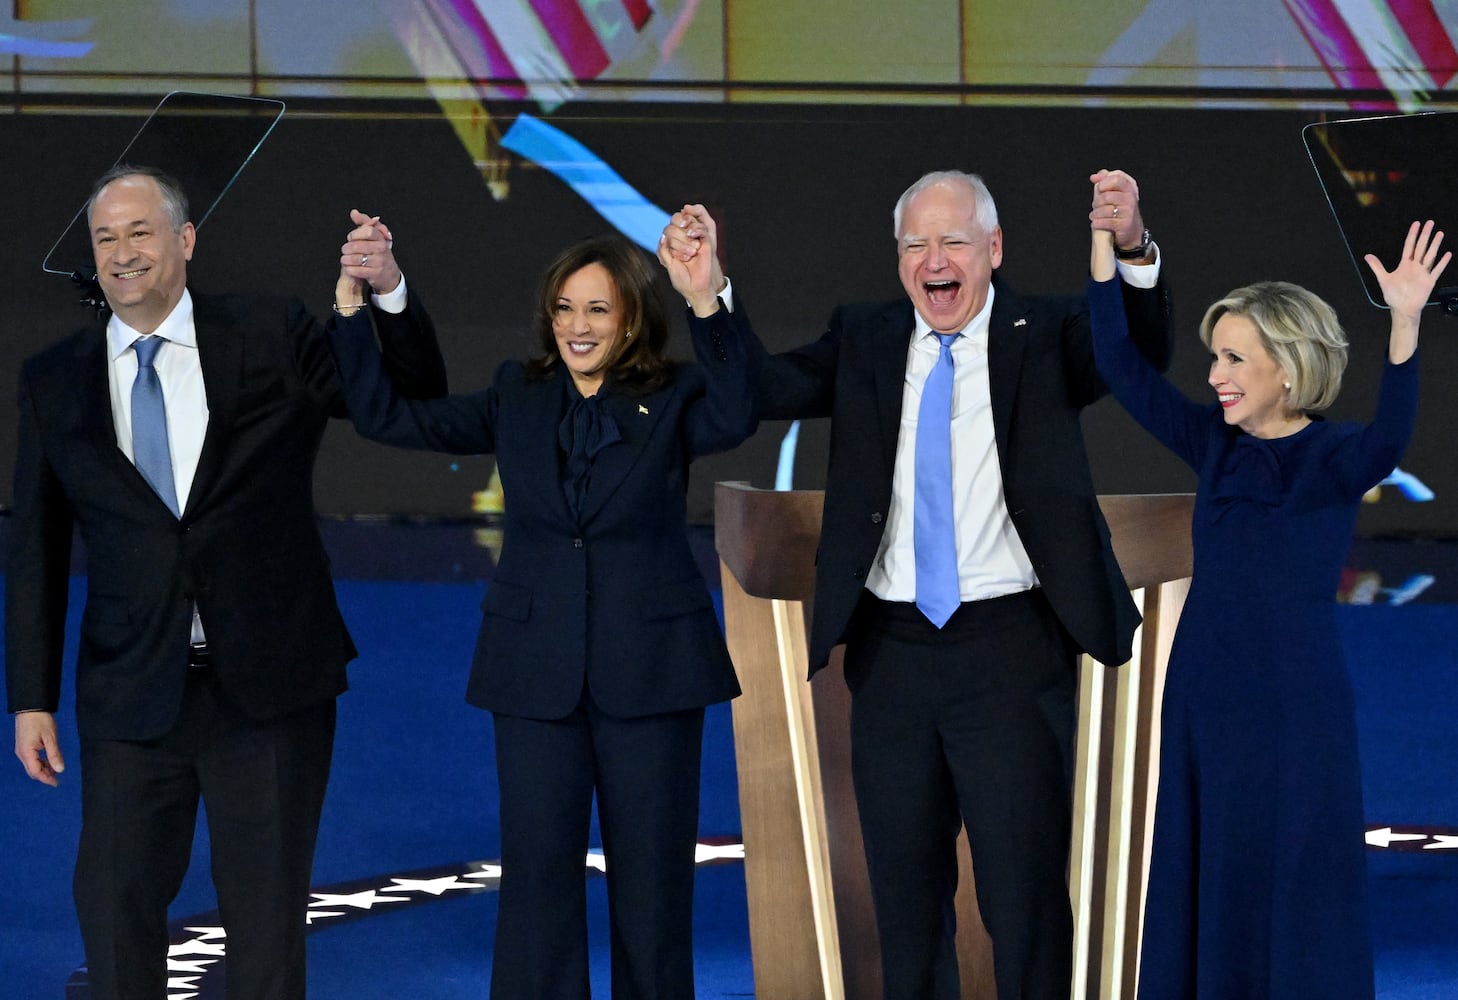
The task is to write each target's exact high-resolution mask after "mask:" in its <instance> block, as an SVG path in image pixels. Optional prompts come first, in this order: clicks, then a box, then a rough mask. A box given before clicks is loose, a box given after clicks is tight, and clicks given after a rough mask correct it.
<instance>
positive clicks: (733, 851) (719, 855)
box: [694, 844, 744, 865]
mask: <svg viewBox="0 0 1458 1000" xmlns="http://www.w3.org/2000/svg"><path fill="white" fill-rule="evenodd" d="M720 860H724V861H743V860H744V845H743V844H695V845H694V864H696V865H701V864H703V863H704V862H705V861H720Z"/></svg>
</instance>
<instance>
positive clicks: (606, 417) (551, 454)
mask: <svg viewBox="0 0 1458 1000" xmlns="http://www.w3.org/2000/svg"><path fill="white" fill-rule="evenodd" d="M660 257H664V258H665V259H664V260H663V263H664V265H665V266H666V267H667V268H668V270H669V274H670V278H671V280H672V282H673V285H674V288H675V289H676V290H677V291H678V293H679V294H681V295H682V296H683V297H684V298H685V299H686V300H687V301H688V303H689V305H690V315H689V328H690V331H691V333H692V337H693V344H694V351H695V353H696V355H697V357H698V362H699V363H698V364H697V365H677V364H674V363H672V362H670V361H668V360H667V359H666V357H665V350H666V347H667V341H668V324H667V321H666V319H665V314H664V308H663V305H662V302H661V300H660V297H659V295H658V293H657V290H656V289H655V288H654V287H653V274H652V272H651V269H650V267H649V266H648V259H647V257H646V255H644V254H643V253H642V252H641V251H640V250H638V249H637V248H636V247H634V246H633V245H632V244H630V243H628V242H627V241H626V240H624V239H622V238H619V237H609V238H604V239H597V240H589V241H587V242H585V243H581V244H578V245H576V246H573V247H571V248H569V249H568V250H566V251H564V252H563V253H562V254H561V255H560V256H559V257H558V258H557V260H556V261H554V262H553V264H552V265H551V267H550V268H548V270H547V272H546V274H545V276H544V277H543V279H542V283H541V288H540V295H539V297H538V307H537V316H536V318H535V327H536V333H537V337H538V340H539V345H538V346H539V354H538V356H537V357H536V358H534V359H532V360H530V361H528V362H526V363H519V362H507V363H506V364H504V365H502V367H501V368H500V369H499V370H498V371H497V373H496V377H495V380H494V382H493V384H492V385H491V387H490V388H487V389H483V390H481V391H479V392H475V393H471V394H469V395H458V396H451V397H449V398H446V399H441V400H431V401H429V402H428V403H419V402H416V401H410V400H405V399H403V398H402V397H400V396H399V395H398V394H397V393H396V392H395V390H394V387H393V386H392V385H391V384H390V381H389V379H388V378H387V377H386V376H385V374H384V373H383V370H382V368H381V366H380V356H379V352H378V350H377V348H376V347H375V338H374V333H373V331H372V329H371V327H370V321H369V313H368V311H367V310H361V311H360V313H359V314H358V315H357V316H356V317H352V318H347V319H344V320H342V321H341V322H340V323H339V324H338V326H337V330H336V331H335V333H334V334H333V346H334V351H335V355H336V358H337V360H338V363H339V367H340V372H341V375H342V381H343V383H344V386H345V393H346V397H347V399H348V403H349V408H350V412H351V414H352V416H353V418H354V421H355V425H356V426H357V427H358V428H359V431H360V433H362V434H364V435H365V436H367V437H370V438H374V439H376V440H379V441H385V442H388V443H391V444H397V445H404V446H408V447H416V448H428V449H433V450H436V451H445V452H452V453H456V454H483V453H493V454H495V455H496V461H497V467H498V470H499V472H500V475H501V482H502V486H503V487H504V490H505V496H506V515H505V524H504V533H503V534H504V540H503V543H502V550H501V557H500V560H499V562H498V565H497V570H496V577H495V579H494V580H493V581H492V582H491V584H490V585H489V587H488V588H487V591H486V597H485V600H484V602H483V604H482V610H483V611H484V619H483V621H482V625H481V632H480V638H479V641H478V643H477V647H476V655H475V661H474V664H473V666H472V670H471V678H470V683H469V687H468V691H467V700H468V701H470V703H471V704H473V705H476V706H477V707H479V708H483V709H485V710H487V711H489V712H491V713H492V714H493V716H494V722H495V733H496V760H497V774H498V778H499V781H500V787H501V840H502V869H503V878H502V883H501V897H500V908H499V916H498V919H497V930H496V948H495V954H494V958H493V963H492V982H491V995H492V996H493V997H494V998H497V1000H536V998H572V1000H578V998H582V997H586V996H588V993H589V987H588V962H587V926H586V889H585V885H584V870H583V861H584V857H585V854H586V851H587V848H588V828H589V820H590V814H591V807H592V797H593V793H594V791H595V792H596V794H597V801H598V816H599V821H600V826H601V830H602V838H603V852H604V854H605V855H606V860H607V887H608V901H609V903H608V905H609V914H610V921H611V925H612V926H611V941H612V983H613V989H612V995H613V997H614V998H615V1000H638V998H645V1000H646V998H661V1000H684V998H689V997H692V996H693V992H694V984H693V956H692V950H691V946H692V931H691V926H692V913H693V879H694V846H695V841H696V839H697V828H698V797H699V761H700V753H701V742H702V732H703V720H704V707H705V706H706V705H709V704H712V703H714V702H718V701H724V700H726V699H729V698H732V697H734V696H735V695H737V694H738V693H739V685H738V682H737V681H736V679H735V675H734V669H733V666H732V665H731V664H730V661H729V655H728V652H727V651H726V650H725V647H724V641H723V637H722V635H721V633H720V629H719V625H718V621H717V618H716V616H715V614H714V610H713V605H712V603H711V600H710V597H709V593H708V590H707V588H706V587H705V584H704V581H703V579H702V577H701V574H700V572H699V570H698V568H697V566H696V564H695V561H694V558H693V556H692V554H691V553H690V550H689V544H688V539H687V535H686V532H685V489H686V485H687V482H688V467H689V462H690V461H691V460H692V459H693V458H695V457H696V456H699V455H703V454H707V453H709V452H714V451H722V450H725V449H728V448H732V447H734V446H735V445H737V444H738V443H739V442H740V441H742V440H744V438H746V437H747V436H748V435H749V434H750V433H751V432H752V431H753V429H754V417H753V412H752V386H751V384H750V378H749V373H748V367H747V364H746V360H745V358H746V354H745V351H744V348H743V340H744V338H745V337H748V336H750V335H751V334H750V333H749V330H748V328H747V325H746V320H745V317H744V314H743V311H742V310H741V311H739V312H736V313H733V314H731V313H730V312H729V311H728V310H726V309H723V308H720V304H719V301H718V299H717V298H716V297H715V296H714V295H713V293H712V292H711V291H710V290H709V282H708V261H707V259H705V260H704V261H702V262H698V261H691V262H687V263H685V262H680V261H673V260H671V259H667V258H666V255H664V254H662V253H661V254H660ZM344 291H346V293H347V290H344ZM343 311H345V312H347V311H348V309H347V307H346V308H345V309H344V310H343Z"/></svg>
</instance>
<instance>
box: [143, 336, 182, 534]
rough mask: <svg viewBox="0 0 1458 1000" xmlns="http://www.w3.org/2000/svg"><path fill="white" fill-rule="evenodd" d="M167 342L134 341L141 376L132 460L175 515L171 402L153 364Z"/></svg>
mask: <svg viewBox="0 0 1458 1000" xmlns="http://www.w3.org/2000/svg"><path fill="white" fill-rule="evenodd" d="M166 342H167V339H166V338H165V337H141V338H138V339H137V340H136V341H134V342H133V343H132V349H133V350H135V351H136V352H137V377H136V380H135V381H133V382H132V455H133V456H134V457H133V460H132V461H133V463H134V464H135V465H136V467H137V471H138V472H140V473H141V474H142V478H143V479H145V480H147V483H148V484H149V485H150V486H151V487H152V489H153V490H154V491H155V492H156V494H157V495H158V496H159V497H161V498H162V502H163V503H165V504H166V505H167V508H168V509H169V510H171V511H172V514H173V516H174V517H181V516H182V512H181V511H179V510H178V509H177V487H176V485H174V483H173V481H172V449H171V448H170V447H168V444H167V404H166V402H165V401H164V400H163V398H162V380H161V379H160V378H158V377H157V369H156V368H154V367H152V362H153V361H154V360H155V359H156V357H157V352H158V351H159V350H160V349H161V347H162V345H163V344H165V343H166Z"/></svg>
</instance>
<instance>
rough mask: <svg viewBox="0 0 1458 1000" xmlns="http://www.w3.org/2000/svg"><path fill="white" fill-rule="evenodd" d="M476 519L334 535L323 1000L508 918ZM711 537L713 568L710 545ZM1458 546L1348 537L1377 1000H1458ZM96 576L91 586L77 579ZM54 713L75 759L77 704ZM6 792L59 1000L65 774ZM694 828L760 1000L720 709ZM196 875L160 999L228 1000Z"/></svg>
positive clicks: (599, 970) (426, 976)
mask: <svg viewBox="0 0 1458 1000" xmlns="http://www.w3.org/2000/svg"><path fill="white" fill-rule="evenodd" d="M479 532H480V528H479V526H472V525H445V526H440V525H404V526H402V525H398V524H387V523H384V522H380V523H370V524H328V525H326V535H327V537H328V540H329V543H330V548H331V552H332V553H333V554H334V559H335V567H336V571H337V574H338V575H339V577H340V583H339V595H340V601H341V604H342V606H343V608H344V613H345V616H346V618H347V620H348V622H349V625H350V628H351V630H352V632H353V634H354V636H355V640H356V643H357V644H358V646H359V648H360V649H361V651H362V655H361V657H360V660H359V661H358V662H357V663H356V664H355V665H354V667H353V668H352V671H351V685H352V690H351V691H350V693H349V694H348V695H346V696H345V697H344V698H343V699H341V701H340V715H339V736H338V742H337V748H336V754H335V766H334V775H333V779H332V782H331V785H330V791H329V797H328V800H327V802H326V805H325V813H324V821H323V827H322V829H321V832H320V846H319V853H318V859H317V863H316V866H315V883H316V886H317V887H318V889H319V896H320V898H318V899H317V900H316V903H317V905H316V906H315V907H314V910H315V911H316V919H315V922H314V930H313V933H312V935H311V937H310V953H309V954H310V976H309V992H310V996H311V997H313V998H315V1000H369V998H382V1000H383V998H391V1000H394V998H400V997H411V998H420V1000H454V998H458V997H459V998H465V997H472V998H479V997H482V996H484V995H485V990H486V983H487V981H488V977H489V973H490V965H491V936H492V930H493V925H494V921H495V912H496V908H495V893H494V892H493V891H492V886H493V885H494V880H493V877H492V873H491V871H490V867H489V866H490V864H491V863H492V862H493V861H494V860H495V859H496V858H497V856H498V846H499V845H498V842H497V834H496V793H495V783H494V770H493V758H492V749H491V731H490V719H489V717H488V716H487V715H485V714H484V713H481V712H479V711H477V710H475V709H472V708H470V707H468V706H467V705H466V704H465V703H464V701H463V700H462V692H463V691H464V688H465V678H466V671H467V667H468V664H469V660H470V654H471V649H472V644H473V641H474V636H475V629H476V625H477V622H478V620H479V610H478V609H479V604H480V598H481V594H482V591H483V588H484V586H485V584H484V582H483V581H484V580H485V579H486V578H489V575H490V567H491V559H490V555H489V549H487V548H482V547H480V546H479V545H478V544H477V542H478V541H486V542H489V540H490V536H489V532H488V534H486V535H482V534H480V533H479ZM701 548H702V549H703V551H704V562H705V565H706V567H712V565H713V563H712V553H711V550H710V549H709V548H708V546H707V545H706V544H705V545H703V546H701ZM1404 553H1405V554H1404ZM1455 554H1458V545H1455V546H1435V545H1433V544H1431V543H1424V544H1420V545H1416V546H1413V545H1407V544H1404V545H1402V546H1396V547H1394V545H1376V546H1372V545H1363V546H1358V548H1357V549H1356V550H1355V551H1354V555H1353V563H1354V574H1355V573H1358V572H1366V573H1373V574H1377V575H1378V578H1377V579H1376V580H1375V581H1374V579H1373V578H1372V577H1370V576H1369V577H1366V578H1364V579H1365V583H1366V585H1367V587H1366V589H1367V591H1369V592H1370V593H1371V594H1372V595H1373V596H1374V601H1375V603H1374V604H1372V605H1370V606H1349V607H1345V608H1343V609H1342V615H1341V621H1342V626H1343V630H1344V641H1345V643H1346V647H1347V650H1348V659H1349V664H1350V666H1351V669H1352V672H1353V675H1354V680H1355V682H1356V687H1357V692H1358V701H1359V709H1360V712H1361V719H1360V722H1361V726H1362V733H1363V755H1364V768H1365V782H1366V794H1367V810H1368V816H1369V818H1370V819H1371V820H1372V822H1373V824H1374V825H1381V826H1386V827H1391V828H1392V830H1393V832H1394V834H1397V835H1398V838H1400V837H1401V836H1402V834H1403V832H1404V831H1414V830H1416V831H1424V832H1422V833H1421V834H1418V833H1411V832H1409V833H1408V836H1410V837H1412V838H1414V839H1408V840H1402V839H1398V838H1391V839H1388V838H1383V837H1381V836H1379V837H1378V838H1377V839H1379V840H1382V839H1388V843H1387V846H1385V847H1380V848H1379V847H1373V849H1372V850H1371V852H1370V855H1369V857H1370V870H1371V873H1372V896H1373V913H1374V933H1375V938H1376V945H1377V950H1378V975H1379V996H1381V997H1382V998H1383V1000H1439V998H1445V1000H1446V998H1453V997H1458V781H1455V778H1454V776H1455V775H1458V726H1455V724H1454V721H1453V720H1454V719H1455V718H1458V665H1455V664H1458V659H1455V652H1458V603H1450V601H1451V600H1452V598H1451V597H1450V594H1451V593H1452V591H1451V590H1450V587H1451V585H1453V584H1455V583H1458V556H1455ZM1374 567H1379V568H1378V569H1374ZM1419 572H1423V573H1429V574H1430V575H1433V576H1435V580H1436V581H1437V582H1435V583H1434V584H1432V585H1429V586H1428V587H1427V588H1425V589H1426V594H1425V595H1422V596H1420V597H1419V598H1418V599H1417V600H1414V601H1412V602H1411V603H1406V604H1402V605H1398V606H1393V605H1391V604H1389V603H1386V601H1387V600H1388V598H1387V597H1384V595H1383V593H1382V591H1383V589H1384V587H1383V586H1382V584H1383V583H1384V581H1386V589H1388V590H1391V591H1395V590H1397V589H1398V588H1397V584H1398V583H1400V582H1404V581H1407V580H1410V579H1411V578H1412V577H1413V576H1414V575H1415V574H1417V573H1419ZM381 577H388V579H382V578H381ZM83 586H84V581H81V580H79V579H78V580H77V581H75V584H74V587H73V590H74V591H75V592H76V593H78V594H79V593H80V589H81V588H82V587H83ZM1424 597H1426V598H1429V600H1424V599H1423V598H1424ZM1431 598H1437V599H1436V600H1433V599H1431ZM75 618H76V615H74V614H73V616H72V619H73V620H72V623H71V630H72V631H71V635H72V636H74V629H75ZM68 696H69V684H68ZM68 709H69V706H68ZM62 725H63V726H64V727H65V728H64V731H63V743H64V745H65V747H66V748H67V749H69V750H71V751H72V755H73V759H74V747H75V735H74V730H73V729H72V727H71V723H70V717H69V711H67V713H66V714H64V715H63V716H62ZM0 802H3V803H4V805H3V807H0V808H3V810H4V813H3V815H4V822H3V824H0V997H4V998H16V1000H32V998H35V1000H40V998H54V997H61V996H66V995H67V991H66V983H67V981H68V979H70V978H71V976H72V974H73V973H74V972H75V971H76V970H77V969H78V968H79V967H80V966H81V965H82V962H83V959H82V953H81V945H80V938H79V935H78V933H77V931H76V927H75V917H74V915H73V913H72V909H71V899H70V871H71V865H72V862H73V855H74V851H75V843H76V836H77V826H78V822H79V813H80V810H79V798H78V795H77V781H76V773H75V771H74V769H73V770H72V771H70V772H68V774H67V775H66V776H65V779H64V780H63V786H62V788H61V789H60V790H59V791H54V790H51V789H47V788H44V787H42V786H40V785H37V784H35V783H33V782H30V781H29V780H28V779H26V778H25V777H24V774H23V772H22V771H21V769H20V767H19V766H18V764H16V763H15V762H14V761H13V760H12V761H10V763H9V764H8V765H6V766H4V767H0ZM700 833H701V839H702V840H703V841H705V842H706V843H707V844H708V846H707V847H706V849H705V852H704V853H705V855H706V861H705V863H704V864H703V865H702V866H701V868H700V875H699V882H698V900H697V912H696V924H695V933H696V940H697V970H698V983H699V996H700V997H701V998H707V1000H713V998H718V997H747V996H753V989H754V985H753V974H752V970H751V967H750V958H749V946H748V917H747V911H746V906H745V895H744V877H743V867H742V865H741V864H740V863H739V862H738V861H737V860H735V858H734V857H733V854H734V851H733V847H732V846H728V847H726V846H724V845H733V844H735V843H737V842H738V836H739V818H738V801H737V788H736V783H735V773H734V751H733V740H732V735H731V731H730V722H729V711H728V707H727V706H717V707H716V708H715V709H714V710H712V711H711V712H710V715H709V720H708V725H707V729H706V746H705V763H704V796H703V805H702V809H701V822H700ZM1419 836H1421V837H1422V838H1423V839H1416V838H1418V837H1419ZM1370 839H1372V838H1371V835H1369V840H1370ZM721 855H728V857H727V858H725V857H721ZM207 868H208V857H207V849H206V841H205V839H203V838H199V843H198V846H197V851H196V854H195V857H194V863H193V868H192V871H191V872H190V874H189V876H188V879H187V882H186V884H185V886H184V888H183V890H182V893H181V895H180V896H179V898H178V900H177V902H176V905H175V906H174V907H173V916H174V918H176V920H177V921H178V926H179V928H180V927H182V926H183V925H186V926H189V927H199V928H203V929H202V930H198V931H193V932H190V933H187V934H184V935H182V938H181V940H185V941H191V942H192V943H191V944H186V945H181V946H180V948H181V950H180V951H179V953H178V954H177V955H176V956H175V957H176V960H177V961H178V962H179V963H184V964H183V965H182V966H181V967H179V968H178V970H177V979H176V981H175V986H176V988H175V989H173V990H170V991H169V993H168V996H169V997H173V998H178V1000H182V998H186V997H199V998H203V997H218V996H222V993H221V991H220V990H218V988H217V987H216V986H215V985H213V980H212V979H211V978H210V977H209V975H208V973H207V972H206V970H207V969H208V968H211V967H212V966H210V965H208V964H206V962H207V959H208V957H209V956H208V952H209V951H210V950H212V951H216V945H215V943H213V941H212V937H211V934H210V932H209V931H208V930H207V928H208V927H209V926H210V922H211V920H212V913H211V911H212V910H213V908H214V905H215V902H214V899H213V895H212V890H211V886H210V885H209V883H208V877H207ZM585 871H586V873H587V876H588V877H589V878H590V880H591V886H590V894H589V899H590V903H591V906H592V909H593V928H592V941H593V945H594V970H593V987H594V995H597V996H603V997H605V996H607V995H608V984H607V962H606V957H607V956H606V952H607V947H606V945H607V942H606V906H605V897H604V892H603V889H604V882H603V880H602V879H601V878H600V877H597V873H596V872H595V871H594V870H592V869H590V868H589V869H586V870H585ZM397 880H399V881H397ZM326 914H333V915H326ZM194 969H196V970H200V971H197V972H193V971H192V970H194ZM75 996H76V998H77V1000H81V998H82V997H83V996H84V994H82V993H81V992H79V991H78V992H77V993H76V994H75Z"/></svg>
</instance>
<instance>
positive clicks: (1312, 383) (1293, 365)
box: [1200, 281, 1347, 411]
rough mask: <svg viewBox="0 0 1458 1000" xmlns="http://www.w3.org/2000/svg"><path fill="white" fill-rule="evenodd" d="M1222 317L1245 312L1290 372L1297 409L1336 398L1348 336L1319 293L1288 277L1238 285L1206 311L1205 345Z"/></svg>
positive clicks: (1318, 407)
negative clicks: (1292, 282)
mask: <svg viewBox="0 0 1458 1000" xmlns="http://www.w3.org/2000/svg"><path fill="white" fill-rule="evenodd" d="M1222 316H1240V317H1243V318H1244V319H1246V320H1249V321H1250V324H1251V325H1252V326H1253V327H1255V330H1256V334H1257V335H1258V336H1259V337H1260V338H1261V346H1262V347H1263V348H1265V350H1266V353H1267V354H1269V355H1270V356H1271V357H1272V359H1274V360H1275V362H1276V364H1278V365H1280V366H1281V368H1282V369H1283V370H1284V371H1285V372H1286V378H1287V379H1288V380H1289V381H1290V385H1291V387H1290V393H1291V408H1292V409H1293V410H1302V411H1307V410H1324V409H1326V408H1327V407H1328V406H1330V405H1331V404H1332V403H1334V402H1336V398H1337V393H1339V392H1340V391H1341V388H1342V373H1343V372H1345V371H1346V368H1347V335H1346V334H1345V333H1344V332H1343V331H1342V325H1341V323H1340V322H1338V321H1337V314H1336V310H1335V309H1333V308H1332V307H1331V306H1330V305H1328V304H1327V303H1326V302H1325V301H1324V300H1323V299H1322V298H1321V297H1320V296H1319V295H1315V294H1313V293H1312V292H1309V291H1307V290H1306V289H1304V288H1302V287H1301V286H1300V285H1293V284H1291V283H1290V282H1289V281H1262V282H1258V283H1257V284H1254V285H1247V286H1245V287H1244V288H1237V289H1235V291H1233V292H1231V293H1230V294H1229V295H1227V296H1225V298H1223V299H1221V300H1220V301H1219V302H1216V303H1215V304H1213V305H1212V306H1210V308H1209V309H1206V310H1205V318H1204V319H1203V320H1201V321H1200V340H1201V341H1203V342H1204V344H1205V346H1206V347H1209V346H1210V337H1211V335H1212V334H1213V332H1214V330H1215V324H1216V323H1218V322H1219V321H1220V318H1221V317H1222Z"/></svg>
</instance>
